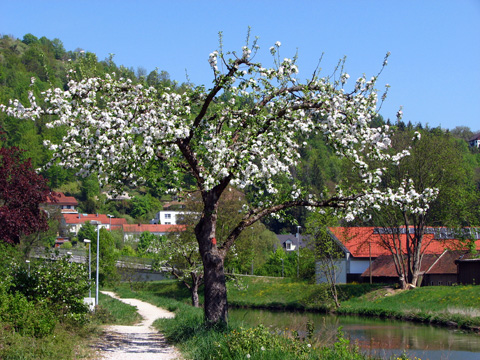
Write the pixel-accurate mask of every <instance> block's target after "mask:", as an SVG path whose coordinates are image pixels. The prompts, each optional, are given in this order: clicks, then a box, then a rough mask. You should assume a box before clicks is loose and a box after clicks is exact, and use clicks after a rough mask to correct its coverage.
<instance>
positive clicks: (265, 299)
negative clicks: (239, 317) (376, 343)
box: [228, 277, 480, 331]
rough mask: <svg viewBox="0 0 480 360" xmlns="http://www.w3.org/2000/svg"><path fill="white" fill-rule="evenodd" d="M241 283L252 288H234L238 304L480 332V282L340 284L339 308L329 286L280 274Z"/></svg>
mask: <svg viewBox="0 0 480 360" xmlns="http://www.w3.org/2000/svg"><path fill="white" fill-rule="evenodd" d="M241 281H242V282H243V283H244V285H245V288H246V290H240V289H238V288H236V287H235V286H231V287H229V292H228V295H229V303H230V304H231V305H232V306H245V307H258V308H272V309H298V310H307V311H332V312H336V313H338V314H355V315H363V316H369V317H372V316H376V317H390V318H397V319H401V320H408V321H418V322H426V323H433V324H438V325H442V326H453V327H459V328H463V329H468V330H474V331H479V330H480V286H472V285H470V286H429V287H422V288H416V289H413V290H407V291H402V290H394V289H391V288H388V287H385V286H381V285H369V284H347V285H339V286H338V291H339V294H340V302H341V307H340V308H339V309H336V310H335V309H334V307H333V303H332V301H331V300H330V299H329V296H328V289H327V287H326V286H325V285H314V284H308V283H302V282H295V281H293V280H291V279H278V278H255V277H243V278H242V280H241Z"/></svg>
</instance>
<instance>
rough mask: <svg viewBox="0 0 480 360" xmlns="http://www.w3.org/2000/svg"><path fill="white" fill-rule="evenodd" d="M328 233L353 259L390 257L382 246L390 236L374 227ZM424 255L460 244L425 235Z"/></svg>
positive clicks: (341, 229)
mask: <svg viewBox="0 0 480 360" xmlns="http://www.w3.org/2000/svg"><path fill="white" fill-rule="evenodd" d="M329 229H330V231H331V232H332V233H333V234H334V235H335V236H336V238H337V239H338V240H339V241H341V242H342V244H343V245H344V246H345V247H346V248H347V249H348V251H349V252H350V253H351V254H352V256H354V257H363V258H368V257H369V256H370V255H371V256H372V257H378V256H382V255H391V252H390V251H389V250H388V248H387V247H386V246H385V245H384V241H382V240H385V241H388V240H389V238H390V237H391V235H388V234H378V233H375V231H374V230H375V229H377V228H375V227H331V228H329ZM400 239H401V241H402V249H403V251H404V252H405V251H406V250H405V249H406V247H405V246H406V244H405V242H406V234H401V235H400ZM476 244H477V249H479V248H480V240H477V241H476ZM422 248H423V252H424V253H425V254H441V253H442V252H443V251H444V250H445V249H451V250H457V249H462V246H461V243H460V242H459V241H458V240H455V239H448V240H437V239H434V234H425V235H424V237H423V243H422Z"/></svg>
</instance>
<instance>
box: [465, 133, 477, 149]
mask: <svg viewBox="0 0 480 360" xmlns="http://www.w3.org/2000/svg"><path fill="white" fill-rule="evenodd" d="M468 144H469V145H470V146H471V147H476V148H480V133H478V134H476V135H474V136H472V137H471V138H470V139H469V140H468Z"/></svg>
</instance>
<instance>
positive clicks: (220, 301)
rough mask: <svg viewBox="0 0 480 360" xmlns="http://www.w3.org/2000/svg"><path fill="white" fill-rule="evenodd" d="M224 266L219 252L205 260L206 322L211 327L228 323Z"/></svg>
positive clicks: (209, 255)
mask: <svg viewBox="0 0 480 360" xmlns="http://www.w3.org/2000/svg"><path fill="white" fill-rule="evenodd" d="M223 264H224V259H223V256H221V255H220V254H218V252H217V254H208V256H207V259H204V284H205V304H204V310H205V320H206V322H207V323H209V324H211V325H214V324H221V323H223V324H226V323H227V315H228V305H227V286H226V283H225V271H224V267H223Z"/></svg>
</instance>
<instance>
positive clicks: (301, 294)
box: [227, 276, 380, 312]
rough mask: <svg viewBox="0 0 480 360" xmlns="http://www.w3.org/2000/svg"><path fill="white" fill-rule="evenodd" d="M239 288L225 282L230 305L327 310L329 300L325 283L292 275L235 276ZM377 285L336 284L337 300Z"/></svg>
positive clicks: (331, 305) (348, 297) (330, 307)
mask: <svg viewBox="0 0 480 360" xmlns="http://www.w3.org/2000/svg"><path fill="white" fill-rule="evenodd" d="M239 278H240V279H239V281H240V283H241V284H242V285H243V286H242V287H244V288H246V289H247V290H246V291H245V290H243V289H241V288H239V287H238V286H235V285H234V283H230V284H228V285H227V286H228V300H229V305H230V306H236V307H253V308H268V309H278V310H311V311H324V312H327V311H331V310H332V307H333V302H332V301H331V299H330V295H329V293H328V291H329V290H328V287H327V286H326V285H325V284H322V285H316V284H311V283H308V282H307V281H298V280H297V279H292V278H263V277H246V276H241V277H239ZM379 287H380V285H369V284H357V285H351V284H349V285H339V286H338V290H339V297H340V300H341V301H344V300H348V299H350V298H354V297H358V296H361V295H363V294H366V293H368V292H370V291H371V290H372V289H378V288H379Z"/></svg>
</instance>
